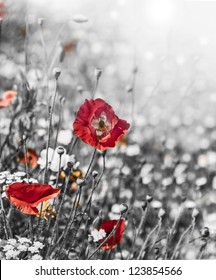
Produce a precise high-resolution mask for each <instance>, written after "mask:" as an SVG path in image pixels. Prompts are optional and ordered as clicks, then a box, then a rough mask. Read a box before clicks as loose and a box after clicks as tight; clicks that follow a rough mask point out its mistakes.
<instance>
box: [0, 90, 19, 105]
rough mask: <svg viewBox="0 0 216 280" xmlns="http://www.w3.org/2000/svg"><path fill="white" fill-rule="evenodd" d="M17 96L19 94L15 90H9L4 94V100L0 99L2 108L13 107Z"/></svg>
mask: <svg viewBox="0 0 216 280" xmlns="http://www.w3.org/2000/svg"><path fill="white" fill-rule="evenodd" d="M16 96H17V92H16V91H14V90H8V91H5V92H4V93H3V96H2V98H1V99H0V108H5V107H8V106H9V105H11V103H12V101H13V99H14V97H16Z"/></svg>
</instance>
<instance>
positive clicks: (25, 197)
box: [5, 183, 61, 215]
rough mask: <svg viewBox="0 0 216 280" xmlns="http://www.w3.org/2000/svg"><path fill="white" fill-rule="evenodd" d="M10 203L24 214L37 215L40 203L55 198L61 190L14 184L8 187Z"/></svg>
mask: <svg viewBox="0 0 216 280" xmlns="http://www.w3.org/2000/svg"><path fill="white" fill-rule="evenodd" d="M5 191H6V194H7V197H8V199H9V201H10V202H11V203H12V204H13V205H14V206H16V207H17V208H18V209H19V210H20V212H22V213H24V214H30V215H37V214H38V213H39V210H38V209H37V206H38V204H39V203H40V202H43V201H46V200H48V199H51V198H55V197H56V196H58V195H59V193H60V191H61V190H60V189H54V188H53V187H51V186H50V185H46V184H45V185H41V184H38V183H34V184H28V183H13V184H11V185H9V186H7V187H6V190H5Z"/></svg>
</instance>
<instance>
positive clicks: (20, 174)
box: [13, 171, 26, 177]
mask: <svg viewBox="0 0 216 280" xmlns="http://www.w3.org/2000/svg"><path fill="white" fill-rule="evenodd" d="M13 175H14V176H17V177H25V176H26V173H25V172H21V171H18V172H15V173H14V174H13Z"/></svg>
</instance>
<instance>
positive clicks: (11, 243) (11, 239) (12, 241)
mask: <svg viewBox="0 0 216 280" xmlns="http://www.w3.org/2000/svg"><path fill="white" fill-rule="evenodd" d="M8 243H9V244H10V245H13V246H15V245H16V244H17V241H16V239H14V238H10V239H8Z"/></svg>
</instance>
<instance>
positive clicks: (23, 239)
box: [18, 237, 31, 243]
mask: <svg viewBox="0 0 216 280" xmlns="http://www.w3.org/2000/svg"><path fill="white" fill-rule="evenodd" d="M18 240H19V242H20V243H31V240H29V239H28V238H26V237H18Z"/></svg>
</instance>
